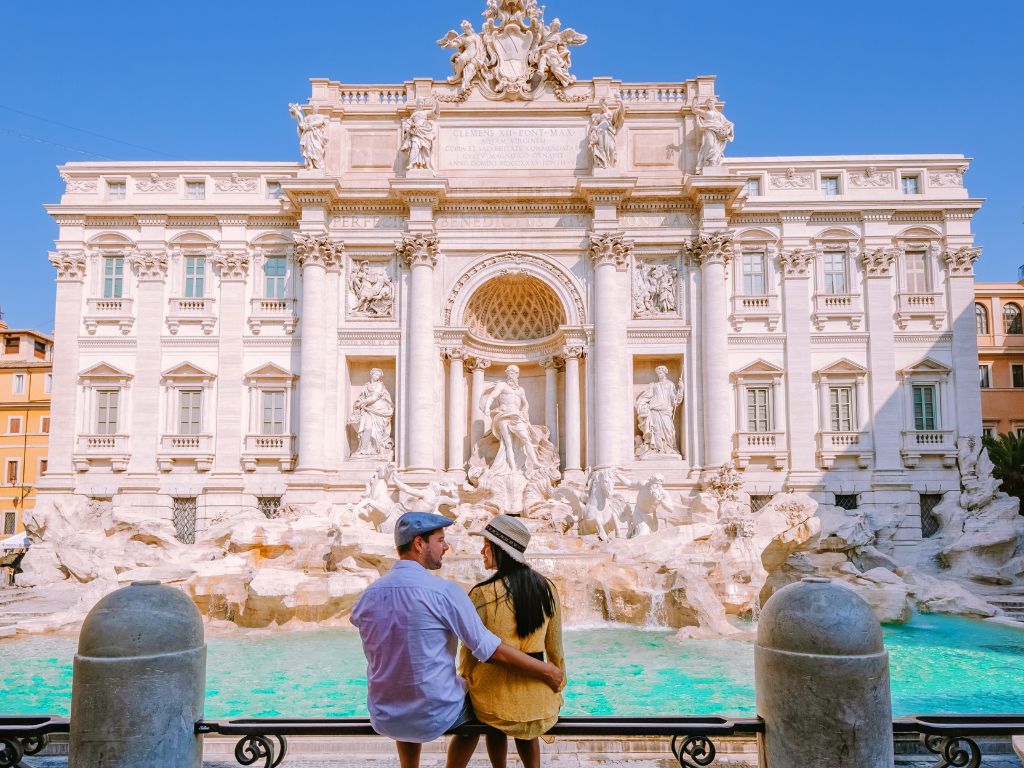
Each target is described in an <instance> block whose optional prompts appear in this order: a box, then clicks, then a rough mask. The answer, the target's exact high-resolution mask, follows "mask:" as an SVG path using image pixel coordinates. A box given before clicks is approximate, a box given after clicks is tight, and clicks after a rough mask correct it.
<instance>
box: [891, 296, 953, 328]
mask: <svg viewBox="0 0 1024 768" xmlns="http://www.w3.org/2000/svg"><path fill="white" fill-rule="evenodd" d="M945 319H946V299H945V296H943V294H941V293H900V294H899V295H898V296H897V298H896V324H897V325H898V326H899V327H900V329H901V330H906V328H907V326H908V325H909V324H910V321H911V320H927V321H928V322H930V323H931V324H932V328H933V329H934V330H939V329H940V328H941V327H942V324H943V322H944V321H945Z"/></svg>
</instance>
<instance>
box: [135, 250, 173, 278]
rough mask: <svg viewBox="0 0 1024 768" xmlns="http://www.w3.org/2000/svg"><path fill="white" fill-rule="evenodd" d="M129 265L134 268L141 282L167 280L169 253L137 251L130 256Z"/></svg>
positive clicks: (162, 251)
mask: <svg viewBox="0 0 1024 768" xmlns="http://www.w3.org/2000/svg"><path fill="white" fill-rule="evenodd" d="M128 263H129V264H131V265H132V267H134V269H135V271H136V272H137V273H138V275H139V280H140V281H151V280H165V279H166V278H167V251H164V250H159V251H157V250H152V251H143V250H135V251H132V252H131V253H130V254H128Z"/></svg>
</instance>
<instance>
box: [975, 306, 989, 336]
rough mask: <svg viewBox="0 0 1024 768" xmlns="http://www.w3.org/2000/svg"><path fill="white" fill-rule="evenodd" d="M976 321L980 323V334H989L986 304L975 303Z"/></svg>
mask: <svg viewBox="0 0 1024 768" xmlns="http://www.w3.org/2000/svg"><path fill="white" fill-rule="evenodd" d="M974 322H975V323H977V325H978V335H979V336H988V310H987V309H985V305H984V304H975V305H974Z"/></svg>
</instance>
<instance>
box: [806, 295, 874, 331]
mask: <svg viewBox="0 0 1024 768" xmlns="http://www.w3.org/2000/svg"><path fill="white" fill-rule="evenodd" d="M811 320H812V322H813V323H814V327H815V328H816V329H818V330H819V331H823V330H825V323H827V322H828V321H829V320H845V321H846V322H847V323H849V325H850V330H851V331H856V330H858V329H859V328H860V326H861V323H862V322H863V321H864V301H863V299H861V297H860V294H857V293H816V294H814V314H813V315H812V316H811Z"/></svg>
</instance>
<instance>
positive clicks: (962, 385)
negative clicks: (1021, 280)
mask: <svg viewBox="0 0 1024 768" xmlns="http://www.w3.org/2000/svg"><path fill="white" fill-rule="evenodd" d="M980 257H981V249H980V248H974V247H971V246H969V245H963V246H960V247H958V248H954V247H952V246H951V247H950V248H949V250H947V251H946V253H945V259H944V260H945V263H946V281H947V284H948V286H949V312H950V315H951V317H952V328H953V387H954V391H955V393H956V422H957V425H958V427H959V432H960V435H961V436H964V437H966V436H970V435H974V436H980V435H981V390H980V389H979V387H978V382H977V379H976V378H975V377H974V375H973V372H974V370H975V367H976V366H977V363H978V332H977V326H976V325H975V318H974V262H976V261H977V260H978V259H979V258H980ZM1001 321H1002V318H1001V317H993V318H992V322H993V323H994V324H998V323H1000V322H1001Z"/></svg>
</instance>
